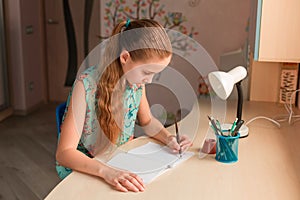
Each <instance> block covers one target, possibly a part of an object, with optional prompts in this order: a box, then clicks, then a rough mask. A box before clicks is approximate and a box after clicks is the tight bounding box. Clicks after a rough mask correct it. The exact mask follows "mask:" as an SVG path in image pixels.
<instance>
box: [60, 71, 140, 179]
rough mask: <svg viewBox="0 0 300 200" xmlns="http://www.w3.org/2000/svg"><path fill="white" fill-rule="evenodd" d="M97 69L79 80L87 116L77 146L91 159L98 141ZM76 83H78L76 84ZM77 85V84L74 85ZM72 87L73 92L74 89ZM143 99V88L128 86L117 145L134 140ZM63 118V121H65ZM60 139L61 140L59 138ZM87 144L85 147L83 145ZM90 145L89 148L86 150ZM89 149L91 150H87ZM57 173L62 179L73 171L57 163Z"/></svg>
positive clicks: (82, 75) (86, 73)
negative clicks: (122, 122) (84, 96)
mask: <svg viewBox="0 0 300 200" xmlns="http://www.w3.org/2000/svg"><path fill="white" fill-rule="evenodd" d="M96 71H97V70H96V67H90V68H88V69H86V70H85V71H84V72H83V73H82V74H81V75H80V76H79V80H80V81H82V83H83V85H84V89H85V92H86V106H87V107H86V116H85V122H84V125H83V131H82V135H81V138H80V141H79V144H78V146H77V149H78V150H79V151H81V152H82V153H84V154H86V155H87V156H89V157H93V156H92V155H94V154H93V152H92V151H93V149H94V147H93V146H94V145H95V141H96V135H97V131H98V126H99V125H98V124H99V123H98V119H97V113H96V110H97V108H98V101H97V99H98V97H97V84H96V82H95V80H97V79H98V78H97V73H96ZM75 83H76V82H75ZM74 85H75V84H74ZM74 85H73V87H72V90H73V88H74ZM72 90H71V92H70V94H69V97H68V100H67V107H66V110H65V114H64V117H65V115H66V113H67V111H68V106H69V103H70V98H71V96H72ZM141 97H142V87H137V86H136V85H132V86H129V85H126V89H125V92H124V95H123V98H124V109H125V112H124V128H123V132H122V134H121V136H120V138H119V140H118V141H119V142H118V144H117V145H122V144H124V143H126V142H128V141H129V140H131V139H132V138H133V133H134V125H135V121H136V118H137V112H138V109H139V105H140V101H141ZM64 117H63V121H64ZM58 139H59V138H58ZM83 144H85V145H83ZM87 145H88V148H86V147H87ZM87 149H89V150H87ZM56 171H57V173H58V176H59V177H60V178H62V179H63V178H65V177H66V176H68V175H69V174H70V173H71V172H72V170H71V169H69V168H66V167H64V166H62V165H60V164H59V163H58V162H56Z"/></svg>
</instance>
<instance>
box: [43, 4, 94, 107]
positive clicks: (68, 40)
mask: <svg viewBox="0 0 300 200" xmlns="http://www.w3.org/2000/svg"><path fill="white" fill-rule="evenodd" d="M44 6H45V7H44V8H45V23H46V26H45V27H46V51H47V74H48V93H49V94H48V96H49V101H59V102H61V101H66V99H67V96H68V93H69V91H70V89H71V86H72V84H73V81H74V79H75V76H76V73H77V70H78V68H79V66H80V64H81V63H82V61H83V60H84V58H85V56H86V55H87V54H88V52H89V51H91V50H92V49H93V48H94V47H95V46H96V45H97V44H98V43H99V35H100V1H99V0H76V1H71V0H70V1H68V0H46V1H45V5H44Z"/></svg>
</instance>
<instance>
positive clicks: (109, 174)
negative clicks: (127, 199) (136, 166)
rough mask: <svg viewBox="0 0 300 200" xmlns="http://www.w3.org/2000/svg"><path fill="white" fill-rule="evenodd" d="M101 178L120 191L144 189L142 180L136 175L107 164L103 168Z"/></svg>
mask: <svg viewBox="0 0 300 200" xmlns="http://www.w3.org/2000/svg"><path fill="white" fill-rule="evenodd" d="M103 179H104V180H105V181H106V182H107V183H109V184H110V185H112V186H113V187H115V188H116V189H117V190H119V191H122V192H128V191H133V192H139V191H140V192H143V191H144V190H145V185H144V183H143V180H142V179H141V178H140V177H139V176H138V175H136V174H133V173H131V172H128V171H123V170H118V169H114V168H112V167H109V166H107V167H105V169H104V170H103Z"/></svg>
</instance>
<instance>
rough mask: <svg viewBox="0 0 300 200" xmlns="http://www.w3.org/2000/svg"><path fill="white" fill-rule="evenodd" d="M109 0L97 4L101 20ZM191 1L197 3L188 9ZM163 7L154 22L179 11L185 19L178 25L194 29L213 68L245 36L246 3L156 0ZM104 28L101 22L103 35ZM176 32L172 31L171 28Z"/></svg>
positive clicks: (248, 6) (246, 20) (224, 0)
mask: <svg viewBox="0 0 300 200" xmlns="http://www.w3.org/2000/svg"><path fill="white" fill-rule="evenodd" d="M108 2H112V0H105V1H101V12H102V13H101V16H102V18H101V19H102V20H103V19H104V17H105V9H106V8H107V6H106V3H108ZM191 2H199V3H198V4H197V5H195V6H191ZM159 3H160V5H164V10H165V12H166V13H164V14H163V15H162V16H161V17H159V16H156V17H155V20H157V21H160V22H161V23H162V24H163V23H164V20H163V17H164V16H165V15H167V14H168V13H169V12H180V13H182V14H183V16H184V17H185V19H186V22H184V23H182V24H183V25H184V26H186V28H187V30H188V33H189V30H190V28H191V27H194V30H195V32H198V33H199V34H198V35H195V36H194V39H196V41H198V42H199V43H200V44H201V45H202V46H203V47H204V48H205V49H206V50H207V52H208V53H209V54H210V56H211V57H212V58H213V60H214V61H215V63H216V64H217V66H219V63H220V61H219V60H220V56H221V55H222V54H223V53H227V52H229V51H233V50H236V49H239V48H241V47H242V46H243V45H244V43H245V41H246V40H247V37H248V32H247V31H248V30H247V26H248V18H249V16H250V0H243V1H241V0H214V1H211V0H198V1H192V0H181V1H176V3H174V0H160V1H159ZM132 4H133V2H131V1H126V5H128V6H129V7H130V8H132V10H133V11H135V9H136V8H135V7H133V5H132ZM105 26H106V25H105V24H104V23H102V27H101V30H102V34H105V29H106V27H105ZM175 30H176V29H175Z"/></svg>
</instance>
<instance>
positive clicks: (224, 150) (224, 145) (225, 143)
mask: <svg viewBox="0 0 300 200" xmlns="http://www.w3.org/2000/svg"><path fill="white" fill-rule="evenodd" d="M239 137H240V134H239V133H238V134H237V136H222V135H217V148H216V157H215V158H216V160H217V161H219V162H223V163H233V162H236V161H238V147H239Z"/></svg>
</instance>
